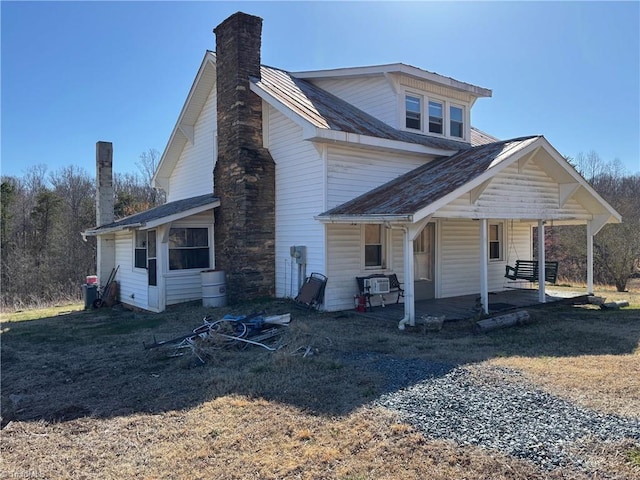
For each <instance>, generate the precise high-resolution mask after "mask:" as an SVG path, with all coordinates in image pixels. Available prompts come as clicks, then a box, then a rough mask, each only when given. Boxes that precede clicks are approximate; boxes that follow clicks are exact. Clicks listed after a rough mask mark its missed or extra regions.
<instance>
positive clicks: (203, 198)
mask: <svg viewBox="0 0 640 480" xmlns="http://www.w3.org/2000/svg"><path fill="white" fill-rule="evenodd" d="M218 205H220V199H219V198H218V197H216V196H214V195H213V194H212V193H207V194H205V195H199V196H197V197H191V198H184V199H182V200H176V201H175V202H169V203H165V204H164V205H160V206H158V207H154V208H151V209H149V210H146V211H144V212H140V213H136V214H134V215H130V216H128V217H125V218H122V219H120V220H117V221H115V222H113V223H109V224H106V225H101V226H99V227H95V228H92V229H89V230H87V231H85V232H84V233H83V235H85V236H91V235H100V234H103V233H108V232H115V231H118V230H124V229H127V228H142V227H147V228H149V227H151V226H153V225H155V224H163V223H167V222H168V221H171V220H173V219H178V218H183V217H186V216H189V215H194V214H196V213H199V212H201V211H205V210H209V209H211V208H215V207H217V206H218Z"/></svg>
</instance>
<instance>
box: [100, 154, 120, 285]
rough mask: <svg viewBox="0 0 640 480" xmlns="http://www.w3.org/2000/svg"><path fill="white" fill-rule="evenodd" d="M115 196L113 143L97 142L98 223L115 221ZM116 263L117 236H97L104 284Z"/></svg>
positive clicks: (101, 278) (101, 277)
mask: <svg viewBox="0 0 640 480" xmlns="http://www.w3.org/2000/svg"><path fill="white" fill-rule="evenodd" d="M113 207H114V196H113V144H112V143H111V142H97V143H96V225H97V226H98V227H100V226H102V225H107V224H109V223H112V222H113V221H114V213H113ZM115 263H116V249H115V236H114V235H113V234H112V235H99V236H98V238H97V265H96V267H97V270H96V274H97V275H98V281H99V282H100V283H101V284H102V285H104V284H105V283H106V282H107V280H108V278H109V274H110V273H111V270H112V269H113V268H114V267H115Z"/></svg>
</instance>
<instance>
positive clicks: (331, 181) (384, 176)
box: [327, 147, 428, 208]
mask: <svg viewBox="0 0 640 480" xmlns="http://www.w3.org/2000/svg"><path fill="white" fill-rule="evenodd" d="M427 160H428V158H426V157H425V156H409V155H407V156H402V157H401V156H397V155H393V154H391V153H379V152H373V151H357V150H351V149H345V148H337V147H332V148H330V149H329V154H328V168H327V176H328V178H327V182H328V185H327V203H328V204H327V208H333V207H335V206H338V205H340V204H342V203H344V202H346V201H348V200H351V199H353V198H355V197H357V196H358V195H362V194H363V193H366V192H368V191H369V190H372V189H373V188H376V187H378V186H380V185H382V184H383V183H386V182H388V181H391V180H393V179H394V178H396V177H399V176H400V175H402V174H404V173H406V172H408V171H410V170H413V169H414V168H417V167H419V166H420V165H422V164H424V163H425V162H426V161H427Z"/></svg>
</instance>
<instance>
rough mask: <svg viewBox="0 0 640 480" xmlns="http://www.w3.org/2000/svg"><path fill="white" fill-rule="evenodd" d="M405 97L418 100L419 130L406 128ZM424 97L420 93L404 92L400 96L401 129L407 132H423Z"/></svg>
mask: <svg viewBox="0 0 640 480" xmlns="http://www.w3.org/2000/svg"><path fill="white" fill-rule="evenodd" d="M407 97H414V98H417V99H418V100H420V128H411V127H407ZM424 99H425V97H424V95H423V94H421V93H416V92H412V91H410V90H405V91H404V93H403V95H402V127H403V129H404V130H406V131H408V132H423V131H424V110H425V108H424Z"/></svg>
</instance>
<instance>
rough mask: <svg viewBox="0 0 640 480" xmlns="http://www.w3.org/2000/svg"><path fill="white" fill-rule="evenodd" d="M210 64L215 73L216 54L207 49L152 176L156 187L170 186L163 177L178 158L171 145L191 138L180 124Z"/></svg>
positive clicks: (168, 174) (166, 176) (165, 177)
mask: <svg viewBox="0 0 640 480" xmlns="http://www.w3.org/2000/svg"><path fill="white" fill-rule="evenodd" d="M209 65H211V66H212V67H213V73H214V74H215V67H216V55H215V53H214V52H211V51H209V50H207V52H206V53H205V55H204V58H203V59H202V62H201V63H200V67H199V68H198V73H197V74H196V78H195V79H194V81H193V84H192V85H191V89H190V90H189V94H188V95H187V99H186V100H185V102H184V104H183V106H182V110H180V115H178V120H177V121H176V124H175V125H174V127H173V130H172V131H171V135H170V136H169V141H168V142H167V145H166V147H165V149H164V151H163V152H162V156H161V157H160V162H158V167H157V168H156V171H155V172H154V174H153V177H152V178H151V184H152V185H153V186H154V187H160V188H165V189H166V187H167V186H168V182H167V181H163V179H168V177H169V176H170V171H171V170H172V169H173V167H174V166H175V162H176V161H177V159H176V158H171V157H172V156H171V155H170V152H171V150H172V148H171V147H172V146H173V145H174V143H176V142H177V141H178V139H181V140H183V141H188V140H189V138H188V137H187V135H185V133H184V130H183V129H182V128H180V126H181V124H182V123H183V120H184V118H185V116H186V114H187V111H188V110H189V108H190V107H191V103H192V99H193V97H194V95H195V92H196V90H197V89H198V87H199V86H200V81H201V79H202V77H203V76H204V75H205V72H206V70H207V66H209ZM165 170H168V171H167V172H165Z"/></svg>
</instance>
